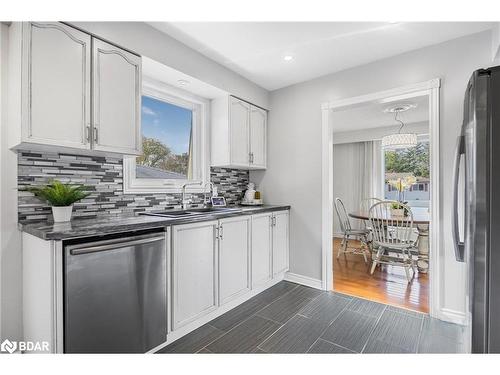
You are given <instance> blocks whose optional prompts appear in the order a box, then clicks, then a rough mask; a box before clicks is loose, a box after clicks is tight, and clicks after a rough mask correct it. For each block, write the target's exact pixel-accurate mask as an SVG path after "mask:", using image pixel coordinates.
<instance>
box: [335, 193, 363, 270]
mask: <svg viewBox="0 0 500 375" xmlns="http://www.w3.org/2000/svg"><path fill="white" fill-rule="evenodd" d="M335 211H336V213H337V217H338V219H339V224H340V230H341V231H342V234H343V236H342V242H341V244H340V248H339V250H338V252H337V259H338V258H339V257H340V255H341V254H344V255H345V254H358V255H363V258H364V259H365V263H368V258H367V256H366V254H367V253H369V254H370V255H371V252H370V247H369V239H368V236H369V234H370V231H368V230H366V229H353V228H352V226H351V222H350V220H349V216H348V215H347V211H346V209H345V206H344V203H343V202H342V200H341V199H340V198H335ZM350 240H358V241H360V242H361V246H359V247H355V246H349V241H350Z"/></svg>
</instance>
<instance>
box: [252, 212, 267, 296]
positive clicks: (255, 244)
mask: <svg viewBox="0 0 500 375" xmlns="http://www.w3.org/2000/svg"><path fill="white" fill-rule="evenodd" d="M271 219H272V215H271V214H261V215H253V216H252V288H255V287H256V286H259V285H261V284H264V283H266V282H267V281H269V280H271V279H272V269H271V257H272V249H271V246H272V238H271V223H272V220H271Z"/></svg>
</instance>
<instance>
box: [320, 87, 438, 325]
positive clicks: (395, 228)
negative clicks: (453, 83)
mask: <svg viewBox="0 0 500 375" xmlns="http://www.w3.org/2000/svg"><path fill="white" fill-rule="evenodd" d="M438 90H439V80H432V81H429V82H425V83H421V84H417V85H412V86H406V87H402V88H397V89H393V90H388V91H383V92H378V93H374V94H369V95H364V96H361V97H356V98H350V99H346V100H342V101H337V102H332V103H327V104H324V105H323V108H322V109H323V132H324V133H323V136H324V137H323V262H324V264H323V265H324V267H323V287H324V289H326V290H334V291H336V292H340V293H344V294H349V295H353V296H356V297H361V298H365V299H368V300H372V301H375V302H380V303H386V304H389V305H395V306H398V307H403V308H406V309H410V310H415V311H419V312H423V313H430V314H431V315H433V316H436V314H435V312H436V307H437V306H436V305H437V301H438V298H439V295H438V288H437V287H435V285H436V286H437V280H439V265H438V262H439V255H438V251H439V247H438V238H439V237H438V230H437V229H438V225H439V220H438V219H439V202H438V199H439V195H438V191H439V190H438V184H439V180H438V178H439V174H438V172H439V170H438V167H439V159H438V147H439V138H438V137H439V121H438V120H439V118H438V104H439V103H438ZM400 108H405V110H402V111H400V110H399V109H400ZM395 112H397V113H396V114H394V113H395ZM405 137H406V138H405ZM388 139H389V140H388ZM391 139H392V143H391ZM394 139H396V140H399V141H401V142H399V141H398V142H399V143H400V144H397V145H395V144H394V143H395V142H394ZM398 142H396V143H398ZM404 142H406V144H403V143H404ZM327 169H328V170H327ZM336 206H337V207H336ZM336 208H337V209H336ZM339 208H340V209H339ZM382 208H384V209H385V211H383V212H384V214H383V215H382V214H380V213H381V212H382V211H381V209H382ZM339 211H340V212H339ZM342 211H343V212H342ZM377 213H378V214H379V216H385V215H386V214H387V213H388V214H389V216H391V217H392V215H393V214H394V215H400V214H401V216H402V217H401V220H399V221H401V222H402V223H399V224H397V225H396V224H395V222H398V220H396V221H391V222H390V223H388V222H386V224H383V225H382V224H381V225H380V226H382V227H383V228H384V229H383V232H384V235H383V236H382V237H384V236H386V237H387V238H391V240H388V239H387V238H385V237H384V238H382V239H381V236H380V235H378V232H377V231H375V232H374V228H372V227H371V226H374V225H375V226H376V225H377V223H382V221H377V220H379V219H377ZM394 217H396V216H394ZM391 220H392V219H391ZM346 222H347V225H346ZM434 223H436V225H434ZM346 226H347V227H348V228H346ZM349 231H350V232H349ZM402 237H405V238H404V239H403V238H402ZM328 240H329V241H328ZM382 240H384V241H385V242H384V241H382ZM387 242H393V243H397V244H398V245H401V244H404V245H405V246H404V249H403V250H402V249H401V248H400V246H396V247H395V248H391V247H390V246H389V245H390V244H388V243H387Z"/></svg>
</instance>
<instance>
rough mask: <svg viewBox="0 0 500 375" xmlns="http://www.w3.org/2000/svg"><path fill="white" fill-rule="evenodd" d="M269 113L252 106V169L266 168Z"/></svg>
mask: <svg viewBox="0 0 500 375" xmlns="http://www.w3.org/2000/svg"><path fill="white" fill-rule="evenodd" d="M266 135H267V112H266V111H264V110H263V109H261V108H258V107H255V106H251V109H250V167H252V168H253V169H257V168H262V169H265V168H266V143H267V136H266Z"/></svg>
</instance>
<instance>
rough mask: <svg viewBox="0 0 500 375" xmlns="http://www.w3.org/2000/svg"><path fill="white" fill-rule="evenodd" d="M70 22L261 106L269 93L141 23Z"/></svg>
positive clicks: (265, 102)
mask: <svg viewBox="0 0 500 375" xmlns="http://www.w3.org/2000/svg"><path fill="white" fill-rule="evenodd" d="M71 24H72V25H74V26H76V27H79V28H81V29H84V30H86V31H88V32H90V33H94V34H96V35H97V36H99V37H101V38H104V39H108V40H110V41H112V42H114V43H116V44H118V45H121V46H123V47H126V48H129V49H130V50H132V51H134V52H136V53H138V54H140V55H143V56H147V57H149V58H151V59H153V60H156V61H158V62H161V63H163V64H165V65H167V66H169V67H171V68H174V69H176V70H178V71H180V72H183V73H185V74H188V75H190V76H192V77H195V78H197V79H199V80H201V81H204V82H206V83H209V84H211V85H212V86H215V87H217V88H219V89H221V90H224V91H227V92H229V93H231V94H233V95H236V96H238V97H240V98H241V99H244V100H248V101H249V102H251V103H254V104H257V105H259V106H261V107H264V108H268V107H269V97H268V95H269V93H268V91H267V90H265V89H263V88H262V87H260V86H258V85H257V84H255V83H253V82H251V81H249V80H247V79H246V78H244V77H242V76H240V75H239V74H237V73H235V72H233V71H232V70H230V69H228V68H226V67H224V66H222V65H220V64H218V63H216V62H215V61H213V60H210V59H209V58H208V57H206V56H204V55H202V54H201V53H199V52H198V51H195V50H193V49H191V48H189V47H188V46H186V45H185V44H182V43H181V42H179V41H178V40H176V39H174V38H171V37H170V36H168V35H167V34H164V33H162V32H161V31H159V30H157V29H155V28H154V27H152V26H150V25H148V24H146V23H143V22H72V23H71Z"/></svg>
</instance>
